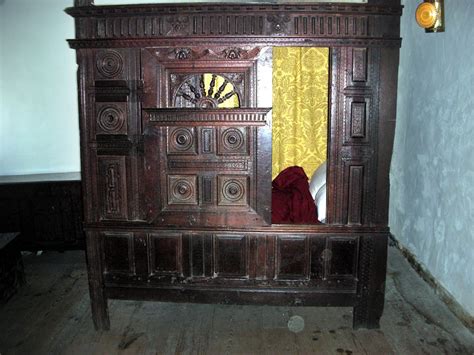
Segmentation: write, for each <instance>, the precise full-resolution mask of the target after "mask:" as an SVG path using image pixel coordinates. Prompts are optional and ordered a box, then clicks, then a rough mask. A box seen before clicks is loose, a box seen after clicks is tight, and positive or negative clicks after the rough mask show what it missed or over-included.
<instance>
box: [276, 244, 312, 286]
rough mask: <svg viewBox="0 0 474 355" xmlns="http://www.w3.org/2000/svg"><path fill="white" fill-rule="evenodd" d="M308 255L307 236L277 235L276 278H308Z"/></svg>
mask: <svg viewBox="0 0 474 355" xmlns="http://www.w3.org/2000/svg"><path fill="white" fill-rule="evenodd" d="M310 255H311V254H310V248H309V238H308V237H306V236H279V237H278V238H277V254H276V267H275V269H276V270H275V273H276V275H275V277H276V279H278V280H300V279H309V276H310V263H311V260H310Z"/></svg>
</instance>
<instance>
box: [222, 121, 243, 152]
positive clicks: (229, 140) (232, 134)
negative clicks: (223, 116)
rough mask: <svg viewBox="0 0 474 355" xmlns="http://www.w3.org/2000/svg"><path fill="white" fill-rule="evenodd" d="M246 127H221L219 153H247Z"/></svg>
mask: <svg viewBox="0 0 474 355" xmlns="http://www.w3.org/2000/svg"><path fill="white" fill-rule="evenodd" d="M247 153H248V151H247V129H246V128H241V127H238V128H234V127H231V128H227V129H225V128H221V129H220V140H219V154H222V155H229V154H237V155H242V154H247Z"/></svg>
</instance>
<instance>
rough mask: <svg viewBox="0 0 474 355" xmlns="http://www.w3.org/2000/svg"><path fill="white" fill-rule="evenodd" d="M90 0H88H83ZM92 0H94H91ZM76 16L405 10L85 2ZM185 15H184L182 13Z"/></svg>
mask: <svg viewBox="0 0 474 355" xmlns="http://www.w3.org/2000/svg"><path fill="white" fill-rule="evenodd" d="M81 1H82V2H87V0H81ZM89 1H90V0H89ZM65 11H66V12H67V13H68V14H69V15H71V16H73V17H89V16H93V17H100V16H137V15H138V16H143V15H151V16H159V15H166V14H171V15H175V14H176V13H179V14H188V13H189V14H196V13H198V14H199V13H212V14H216V13H221V14H222V13H223V14H234V13H244V14H245V13H258V14H267V13H298V14H299V13H335V14H336V13H337V14H343V13H346V14H380V15H387V14H389V15H398V16H400V15H401V13H402V6H391V5H370V4H330V3H329V4H328V3H314V4H310V3H306V4H295V3H293V4H212V5H209V4H195V5H193V4H182V5H180V4H173V5H170V4H162V5H159V4H143V5H119V6H84V7H80V6H79V7H70V8H67V9H66V10H65ZM180 16H181V15H180Z"/></svg>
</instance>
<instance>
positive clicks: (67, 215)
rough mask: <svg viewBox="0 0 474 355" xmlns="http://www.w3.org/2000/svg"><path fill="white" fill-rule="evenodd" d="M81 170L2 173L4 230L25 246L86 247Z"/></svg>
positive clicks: (1, 222) (0, 206) (0, 197)
mask: <svg viewBox="0 0 474 355" xmlns="http://www.w3.org/2000/svg"><path fill="white" fill-rule="evenodd" d="M82 222H83V220H82V193H81V181H80V174H79V173H57V174H35V175H15V176H0V232H2V233H6V232H15V231H19V232H21V234H20V237H19V247H20V248H21V250H69V249H83V248H85V243H84V240H85V235H84V231H83V229H82Z"/></svg>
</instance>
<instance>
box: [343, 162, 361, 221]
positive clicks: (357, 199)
mask: <svg viewBox="0 0 474 355" xmlns="http://www.w3.org/2000/svg"><path fill="white" fill-rule="evenodd" d="M363 189H364V166H363V165H350V166H349V201H348V214H347V223H348V224H361V223H362V207H363V205H362V204H363V192H364V190H363Z"/></svg>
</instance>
